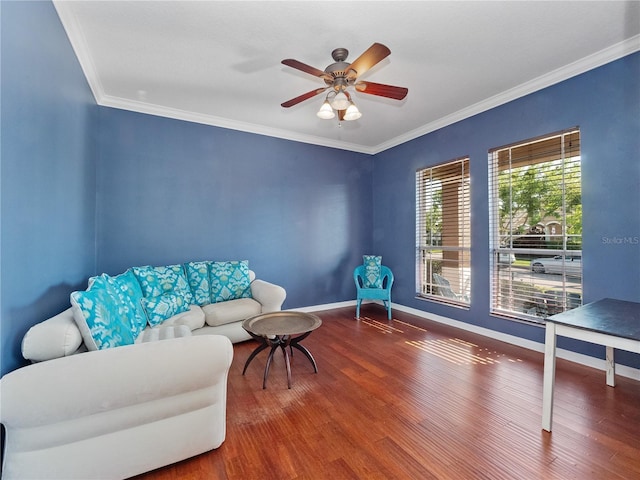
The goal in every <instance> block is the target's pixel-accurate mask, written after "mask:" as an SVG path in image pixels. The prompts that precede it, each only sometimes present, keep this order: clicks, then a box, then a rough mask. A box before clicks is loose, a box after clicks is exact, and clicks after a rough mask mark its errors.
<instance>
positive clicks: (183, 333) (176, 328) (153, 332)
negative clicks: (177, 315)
mask: <svg viewBox="0 0 640 480" xmlns="http://www.w3.org/2000/svg"><path fill="white" fill-rule="evenodd" d="M190 336H191V330H189V327H187V326H186V325H171V326H165V325H162V326H160V327H147V328H145V329H144V330H143V331H142V333H141V334H140V336H139V337H138V338H136V343H147V342H157V341H158V340H170V339H172V338H181V337H190Z"/></svg>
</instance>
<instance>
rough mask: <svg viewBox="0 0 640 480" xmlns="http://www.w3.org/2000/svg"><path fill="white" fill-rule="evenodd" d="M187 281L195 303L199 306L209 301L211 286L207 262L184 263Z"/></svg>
mask: <svg viewBox="0 0 640 480" xmlns="http://www.w3.org/2000/svg"><path fill="white" fill-rule="evenodd" d="M184 270H185V272H187V281H188V282H189V286H190V287H191V293H192V294H193V299H194V301H195V303H197V304H198V305H200V306H203V305H208V304H210V303H211V287H210V286H209V262H189V263H185V264H184Z"/></svg>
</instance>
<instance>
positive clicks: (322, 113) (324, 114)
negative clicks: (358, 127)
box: [316, 100, 336, 120]
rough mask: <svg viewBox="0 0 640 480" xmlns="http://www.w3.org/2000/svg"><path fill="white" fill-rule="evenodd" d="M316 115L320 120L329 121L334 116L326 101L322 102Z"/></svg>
mask: <svg viewBox="0 0 640 480" xmlns="http://www.w3.org/2000/svg"><path fill="white" fill-rule="evenodd" d="M316 115H318V117H320V118H322V119H323V120H331V119H332V118H333V117H335V116H336V114H335V113H334V112H333V109H332V108H331V105H329V102H328V101H326V100H325V101H324V103H323V104H322V106H321V107H320V110H318V113H316Z"/></svg>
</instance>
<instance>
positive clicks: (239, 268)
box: [209, 260, 251, 303]
mask: <svg viewBox="0 0 640 480" xmlns="http://www.w3.org/2000/svg"><path fill="white" fill-rule="evenodd" d="M209 278H210V283H211V301H212V302H213V303H217V302H224V301H226V300H236V299H238V298H251V281H250V279H249V262H248V261H247V260H243V261H231V262H212V263H211V264H210V269H209Z"/></svg>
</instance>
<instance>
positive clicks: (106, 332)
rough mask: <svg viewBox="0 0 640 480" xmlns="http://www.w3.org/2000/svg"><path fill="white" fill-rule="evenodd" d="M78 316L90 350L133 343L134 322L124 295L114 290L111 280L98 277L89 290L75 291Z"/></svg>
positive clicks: (75, 316)
mask: <svg viewBox="0 0 640 480" xmlns="http://www.w3.org/2000/svg"><path fill="white" fill-rule="evenodd" d="M71 304H72V305H73V306H74V310H76V312H79V314H78V313H76V312H74V317H73V318H74V320H75V321H76V323H77V324H78V328H79V329H80V332H81V333H82V337H83V339H84V341H85V344H86V345H87V348H88V349H89V350H103V349H105V348H111V347H118V346H122V345H131V344H132V343H133V342H134V338H133V334H132V332H131V324H130V323H129V322H128V321H127V317H126V316H124V315H123V314H122V310H123V307H122V303H121V302H120V299H119V298H118V297H117V296H116V295H114V294H113V293H112V292H111V289H110V288H109V287H108V286H107V280H106V279H105V278H103V277H96V278H95V279H94V281H93V282H92V285H91V287H90V288H89V290H87V291H84V292H72V293H71Z"/></svg>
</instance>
